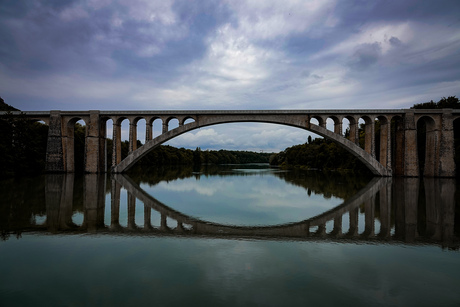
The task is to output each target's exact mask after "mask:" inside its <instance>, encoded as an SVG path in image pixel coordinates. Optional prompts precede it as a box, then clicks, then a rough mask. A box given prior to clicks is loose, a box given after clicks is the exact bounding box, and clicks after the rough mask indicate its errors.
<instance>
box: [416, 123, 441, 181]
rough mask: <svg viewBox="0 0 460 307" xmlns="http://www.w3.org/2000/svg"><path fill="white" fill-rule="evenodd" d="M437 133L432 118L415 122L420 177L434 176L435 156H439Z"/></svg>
mask: <svg viewBox="0 0 460 307" xmlns="http://www.w3.org/2000/svg"><path fill="white" fill-rule="evenodd" d="M438 141H439V131H438V130H437V129H436V124H435V121H434V120H433V118H431V117H429V116H423V117H421V118H420V119H419V120H418V121H417V151H418V162H419V170H420V175H422V174H423V176H427V177H433V176H435V175H436V160H437V159H436V156H437V155H439V152H438V151H439V147H438Z"/></svg>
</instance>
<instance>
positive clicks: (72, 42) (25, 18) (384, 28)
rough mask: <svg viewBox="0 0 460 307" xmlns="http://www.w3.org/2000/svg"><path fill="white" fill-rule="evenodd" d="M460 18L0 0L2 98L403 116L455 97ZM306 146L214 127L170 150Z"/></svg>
mask: <svg viewBox="0 0 460 307" xmlns="http://www.w3.org/2000/svg"><path fill="white" fill-rule="evenodd" d="M459 11H460V2H459V1H458V0H453V1H444V0H437V1H432V0H413V1H412V0H400V1H370V0H369V1H368V0H361V1H359V0H355V1H351V0H350V1H348V0H346V1H345V0H344V1H338V0H313V1H310V0H304V1H295V0H283V1H275V0H257V1H249V0H247V1H245V0H228V1H224V0H223V1H215V0H214V1H206V0H200V1H186V0H183V1H169V0H158V1H153V0H151V1H150V0H86V1H83V0H81V1H78V0H77V1H60V0H49V1H45V0H43V1H39V0H24V1H22V0H14V1H13V0H10V1H9V0H0V96H1V97H2V98H3V99H4V100H5V101H6V102H7V103H8V104H10V105H13V106H15V107H17V108H19V109H21V110H50V109H61V110H82V109H83V110H87V109H100V110H127V109H129V110H165V109H166V110H167V109H188V110H191V109H336V108H340V109H343V108H352V109H356V108H408V107H410V106H411V105H413V104H414V103H419V102H425V101H429V100H435V101H437V100H439V99H440V98H441V97H443V96H451V95H456V96H457V97H458V96H460V69H459V67H460V16H459V14H458V12H459ZM242 127H243V128H244V129H245V131H247V132H245V138H244V140H241V139H242V138H241V137H240V136H241V133H242ZM139 134H140V137H142V135H143V134H142V132H141V133H139ZM306 135H307V134H305V132H304V131H299V130H296V129H291V128H285V127H282V126H273V125H262V124H257V125H256V124H254V125H249V124H247V125H245V126H241V125H224V126H222V127H221V126H216V127H212V128H209V129H202V130H200V131H198V132H196V133H193V134H192V133H190V134H187V135H185V136H183V137H182V138H181V139H179V140H176V141H175V142H176V143H174V142H173V144H174V145H178V144H183V145H184V146H186V147H187V146H188V147H194V146H205V147H206V146H207V147H209V148H214V147H216V148H217V147H224V148H227V149H233V148H240V149H253V150H263V149H264V150H269V149H273V150H276V149H282V148H283V146H284V147H286V146H285V145H286V144H288V143H290V144H288V145H287V146H291V145H294V144H298V143H303V142H305V138H306ZM204 140H207V141H206V144H204V143H203V142H205V141H204ZM211 140H212V141H211ZM200 142H201V143H200ZM275 147H276V148H275Z"/></svg>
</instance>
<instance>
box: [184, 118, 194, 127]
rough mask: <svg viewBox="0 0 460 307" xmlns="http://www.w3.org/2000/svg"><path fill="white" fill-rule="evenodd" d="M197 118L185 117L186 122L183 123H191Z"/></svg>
mask: <svg viewBox="0 0 460 307" xmlns="http://www.w3.org/2000/svg"><path fill="white" fill-rule="evenodd" d="M194 122H195V120H194V119H193V118H192V117H185V118H184V122H183V123H182V124H183V125H187V124H191V123H194Z"/></svg>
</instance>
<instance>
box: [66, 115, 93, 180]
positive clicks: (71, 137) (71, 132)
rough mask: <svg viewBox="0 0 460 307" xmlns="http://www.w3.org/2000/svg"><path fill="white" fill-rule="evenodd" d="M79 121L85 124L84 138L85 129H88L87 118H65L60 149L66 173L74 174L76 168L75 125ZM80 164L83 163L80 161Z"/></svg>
mask: <svg viewBox="0 0 460 307" xmlns="http://www.w3.org/2000/svg"><path fill="white" fill-rule="evenodd" d="M80 120H81V121H83V122H84V123H85V136H86V134H87V129H88V128H87V123H88V119H87V118H84V117H69V118H66V120H65V122H64V131H63V139H64V141H63V146H62V149H63V155H64V157H65V159H64V161H65V162H66V165H65V170H66V171H67V172H68V173H74V172H75V171H76V169H77V167H76V166H75V164H76V163H78V162H76V161H75V125H76V123H77V122H78V121H80ZM85 139H86V138H85ZM85 141H86V140H85ZM85 158H86V157H85ZM81 162H82V163H83V164H84V161H81ZM83 164H82V165H83Z"/></svg>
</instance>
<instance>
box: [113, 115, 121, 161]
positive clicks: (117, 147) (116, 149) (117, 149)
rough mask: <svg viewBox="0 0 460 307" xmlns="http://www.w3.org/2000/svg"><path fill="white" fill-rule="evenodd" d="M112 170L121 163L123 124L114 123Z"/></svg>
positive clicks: (116, 121) (115, 121)
mask: <svg viewBox="0 0 460 307" xmlns="http://www.w3.org/2000/svg"><path fill="white" fill-rule="evenodd" d="M112 146H113V151H112V168H113V167H115V166H117V165H118V164H119V163H120V162H121V123H119V122H118V119H116V120H114V121H113V145H112Z"/></svg>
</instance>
